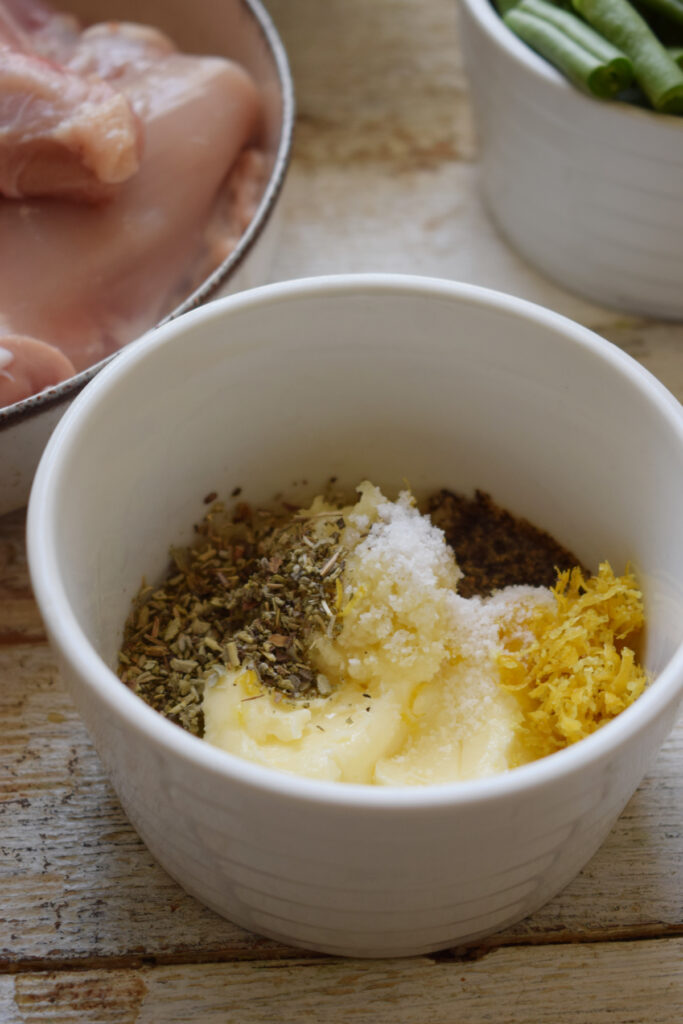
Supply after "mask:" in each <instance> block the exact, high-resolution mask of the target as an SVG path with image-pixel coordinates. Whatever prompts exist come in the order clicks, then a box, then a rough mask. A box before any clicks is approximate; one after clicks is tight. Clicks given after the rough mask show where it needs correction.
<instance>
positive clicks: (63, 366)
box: [0, 335, 75, 406]
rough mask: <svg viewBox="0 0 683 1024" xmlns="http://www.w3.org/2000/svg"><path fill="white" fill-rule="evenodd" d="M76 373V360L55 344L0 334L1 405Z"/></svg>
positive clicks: (18, 399)
mask: <svg viewBox="0 0 683 1024" xmlns="http://www.w3.org/2000/svg"><path fill="white" fill-rule="evenodd" d="M74 373H75V370H74V367H73V363H71V362H69V360H68V359H67V358H66V356H65V355H63V354H62V353H61V352H60V351H59V349H56V348H55V347H54V346H53V345H46V344H45V342H43V341H37V340H36V339H35V338H22V337H20V336H18V335H5V336H4V337H2V338H0V406H3V405H11V404H12V402H19V401H21V400H22V399H23V398H26V396H27V395H33V394H35V392H36V391H42V390H43V388H50V387H53V386H54V385H55V384H59V383H60V381H63V380H68V379H69V377H73V375H74Z"/></svg>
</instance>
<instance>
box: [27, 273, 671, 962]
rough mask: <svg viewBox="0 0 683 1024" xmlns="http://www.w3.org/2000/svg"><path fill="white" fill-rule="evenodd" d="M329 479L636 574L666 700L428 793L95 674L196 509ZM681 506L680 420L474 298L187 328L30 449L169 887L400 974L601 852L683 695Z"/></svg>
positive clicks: (47, 571)
mask: <svg viewBox="0 0 683 1024" xmlns="http://www.w3.org/2000/svg"><path fill="white" fill-rule="evenodd" d="M330 474H336V475H337V476H338V477H339V478H340V482H341V483H348V484H351V485H353V484H355V483H357V482H358V481H359V480H361V479H363V478H364V477H369V478H370V479H372V480H373V481H375V482H377V483H378V484H381V485H384V486H386V487H388V488H391V489H393V490H394V491H395V490H396V489H397V488H398V487H400V486H402V484H403V481H404V479H405V478H408V479H409V480H410V482H411V484H412V486H413V488H414V489H415V490H416V491H418V492H419V491H423V490H425V489H431V488H435V487H440V486H449V487H452V488H458V489H462V490H465V491H468V490H470V489H472V488H474V487H481V488H483V489H485V490H487V491H489V492H490V493H491V494H492V495H493V496H494V498H495V499H496V500H498V501H499V502H501V503H502V504H503V505H505V506H507V507H509V508H510V509H511V510H513V511H514V512H516V513H518V514H521V515H525V516H527V517H530V518H531V519H532V520H533V521H535V522H537V523H538V524H540V525H542V526H544V527H546V528H547V529H549V530H550V531H552V533H553V534H555V536H556V537H557V538H558V539H560V540H561V541H563V542H564V543H565V544H567V545H570V546H571V547H572V548H573V549H574V550H575V551H576V552H577V554H578V555H579V557H580V558H582V559H583V560H584V561H585V562H586V563H587V564H588V565H590V566H593V567H594V568H595V567H596V566H597V562H598V560H599V559H601V558H609V559H610V560H611V561H612V563H613V565H614V566H615V567H623V566H624V563H625V561H626V560H627V559H630V560H631V561H632V562H633V563H634V565H635V567H636V569H637V571H638V573H639V576H640V579H641V581H642V584H643V587H644V593H645V602H646V610H647V617H648V622H649V625H648V630H647V638H646V643H645V648H644V659H645V663H646V665H647V666H648V668H649V669H650V670H651V671H652V672H654V673H655V674H656V676H657V679H656V682H654V683H653V685H652V686H651V687H650V688H649V689H648V690H647V692H646V693H645V694H644V695H643V696H642V697H641V698H640V699H639V700H638V701H637V702H636V703H635V705H634V706H633V707H631V708H629V709H628V710H627V711H626V712H625V713H623V714H622V715H621V716H620V717H619V718H618V719H617V720H615V721H614V722H612V723H610V724H608V725H607V726H606V727H605V728H603V729H602V730H601V731H600V732H599V733H598V734H596V735H594V736H592V737H590V738H589V739H587V740H585V741H584V742H582V743H580V744H578V745H576V746H575V747H573V748H572V749H569V750H566V751H563V752H561V753H558V754H556V755H554V756H553V757H550V758H547V759H546V760H544V761H539V762H536V763H534V764H531V765H528V766H525V767H523V768H519V769H517V770H516V771H514V772H511V773H508V774H506V775H501V776H499V777H496V778H491V779H487V780H481V781H475V782H468V783H453V784H449V785H444V786H434V787H427V788H405V789H402V788H391V789H389V788H375V787H363V786H358V785H349V784H341V783H324V782H317V781H310V780H306V779H303V778H296V777H290V776H288V775H285V774H280V773H278V772H276V771H274V770H269V769H266V768H262V767H260V766H257V765H254V764H251V763H248V762H246V761H241V760H240V759H238V758H236V757H234V756H232V755H229V754H227V753H223V752H222V751H220V750H217V749H214V748H212V747H211V746H209V745H208V744H206V743H204V742H203V741H202V740H200V739H197V738H195V737H193V736H191V735H189V734H187V733H185V732H183V731H182V730H181V729H180V728H178V727H176V726H175V725H172V724H171V723H169V722H168V721H167V720H165V719H164V718H162V717H161V716H159V715H158V714H157V713H156V712H154V711H152V710H151V709H150V708H149V707H148V706H147V705H145V704H144V703H143V702H142V701H141V700H140V699H139V698H138V697H136V696H135V695H134V694H133V693H132V692H130V691H129V690H128V689H126V688H125V687H124V686H123V684H122V683H121V682H120V681H119V680H118V679H117V677H116V676H115V674H114V672H113V671H112V669H111V666H113V665H114V664H115V661H116V652H117V647H118V645H119V642H120V639H121V633H122V625H123V622H124V619H125V617H126V614H127V611H128V608H129V604H130V600H131V598H132V596H133V595H134V593H135V592H136V590H137V588H138V586H139V583H140V578H141V576H142V574H143V573H144V574H145V575H146V576H147V578H148V579H155V578H158V577H159V576H160V574H161V572H162V570H163V567H164V566H165V564H166V561H167V551H168V546H169V544H171V543H178V542H183V540H188V539H189V537H191V525H192V524H193V523H194V522H195V521H197V520H198V519H199V518H200V517H201V516H202V514H203V512H204V511H205V505H204V504H203V501H202V499H203V497H204V496H205V495H206V494H207V493H209V492H211V491H213V490H218V491H219V492H222V493H224V494H229V493H230V491H231V490H232V489H233V487H235V486H241V487H242V488H243V494H244V496H245V497H246V498H247V499H248V500H249V499H253V500H260V501H263V500H267V499H268V498H271V497H272V496H273V495H274V494H275V492H277V491H286V492H289V493H290V494H292V495H293V496H295V498H299V499H300V500H302V501H304V500H306V499H307V498H308V497H309V496H310V495H311V494H312V493H314V492H315V491H316V490H317V489H318V488H319V486H320V485H321V484H322V483H323V482H324V481H325V480H326V479H327V478H328V477H329V476H330ZM302 480H306V481H308V484H302V483H301V481H302ZM294 481H298V482H299V483H298V484H297V485H294V483H293V482H294ZM682 508H683V413H682V411H681V408H680V406H679V405H678V403H677V402H676V401H675V400H674V399H673V398H672V396H671V395H670V394H669V393H668V392H667V391H666V390H665V389H664V388H663V387H662V386H661V385H660V384H659V383H658V382H657V381H656V380H655V379H654V378H653V377H652V376H650V375H649V374H648V373H647V372H646V371H645V370H643V369H642V368H641V367H640V366H639V365H638V364H637V363H635V362H634V361H633V360H632V359H630V358H629V357H627V356H625V355H624V354H623V353H622V352H621V351H619V350H618V349H617V348H615V347H613V346H611V345H610V344H609V343H607V342H605V341H604V340H602V339H601V338H598V337H596V336H595V335H594V334H592V333H591V332H589V331H587V330H585V329H584V328H582V327H579V326H577V325H576V324H573V323H571V322H570V321H568V320H565V319H564V318H563V317H560V316H558V315H556V314H554V313H551V312H548V311H547V310H544V309H541V308H539V307H536V306H533V305H530V304H529V303H526V302H522V301H520V300H517V299H514V298H511V297H509V296H504V295H499V294H497V293H495V292H490V291H485V290H482V289H478V288H475V287H472V286H469V285H460V284H453V283H449V282H445V281H435V280H429V279H426V278H411V277H391V276H388V277H385V276H367V277H339V278H317V279H313V280H304V281H295V282H289V283H284V284H278V285H273V286H269V287H265V288H259V289H256V290H254V291H251V292H246V293H242V294H240V295H237V296H233V297H231V298H228V299H225V300H221V301H219V302H216V303H211V304H209V305H208V306H205V307H203V308H201V309H198V310H196V311H194V312H192V313H188V314H187V315H186V316H184V317H182V318H181V319H179V320H176V321H174V322H172V323H169V324H166V325H165V326H164V327H161V328H159V329H158V330H156V331H155V332H154V333H152V334H150V335H148V336H147V337H146V338H145V339H144V340H142V341H141V342H139V343H138V344H136V345H134V346H132V347H131V348H129V349H128V350H126V351H125V352H124V353H123V354H122V355H121V356H120V357H119V358H117V359H116V360H115V361H114V362H113V363H112V364H111V365H110V366H108V367H107V368H106V369H105V370H104V371H103V372H102V373H100V374H98V375H97V377H96V378H95V380H94V381H93V382H92V383H91V384H90V385H89V386H88V388H87V389H86V390H85V391H84V392H83V394H82V395H80V396H79V398H78V399H77V400H76V401H75V402H74V404H73V405H72V407H71V408H70V409H69V410H68V412H67V413H66V415H65V416H64V418H63V419H62V421H61V423H60V424H59V426H58V427H57V429H56V431H55V433H54V435H53V437H52V439H51V441H50V443H49V445H48V447H47V450H46V452H45V455H44V457H43V460H42V462H41V465H40V468H39V470H38V473H37V476H36V480H35V484H34V488H33V492H32V495H31V502H30V506H29V517H28V545H29V559H30V568H31V575H32V579H33V583H34V587H35V593H36V597H37V600H38V603H39V605H40V608H41V611H42V613H43V616H44V619H45V624H46V626H47V630H48V633H49V635H50V637H51V640H52V643H53V645H54V649H55V651H56V654H57V656H58V659H59V661H60V664H61V666H62V669H63V672H64V675H65V677H66V678H67V680H68V681H69V683H70V686H71V690H72V693H73V696H74V699H75V701H76V703H77V705H78V707H79V709H80V711H81V713H82V715H83V717H84V719H85V721H86V724H87V726H88V728H89V730H90V732H91V734H92V737H93V741H94V743H95V745H96V747H97V749H98V751H99V753H100V755H101V757H102V760H103V761H104V763H105V765H106V767H107V769H108V771H109V772H110V774H111V778H112V781H113V784H114V786H115V788H116V790H117V792H118V794H119V796H120V799H121V802H122V804H123V806H124V808H125V810H126V812H127V814H128V815H129V817H130V820H131V821H132V822H133V824H134V825H135V827H136V828H137V829H138V831H139V832H140V835H141V836H142V837H143V839H144V840H145V842H146V843H147V845H148V846H149V848H150V850H151V851H152V853H153V854H154V856H155V857H156V858H157V859H158V861H159V862H160V863H161V864H162V865H163V866H164V867H165V868H166V869H167V871H169V872H170V874H171V875H173V877H174V878H176V879H177V880H178V881H179V882H180V883H181V884H182V885H183V886H184V887H185V888H186V889H187V890H188V891H189V892H190V893H192V894H194V895H195V896H196V897H197V898H198V899H200V900H202V901H204V902H205V903H207V904H208V905H209V906H211V907H213V908H214V909H215V910H217V911H219V913H221V914H224V915H226V916H227V917H229V918H231V919H232V920H234V921H236V922H238V923H239V924H241V925H244V926H245V927H246V928H250V929H252V930H254V931H256V932H261V933H263V934H266V935H270V936H273V937H275V938H277V939H280V940H282V941H285V942H292V943H297V944H301V945H303V946H307V947H311V948H314V949H319V950H323V951H326V952H329V953H339V954H357V955H361V956H384V955H404V954H412V953H421V952H426V951H428V950H434V949H437V948H439V947H446V946H450V945H452V944H453V943H459V942H463V941H465V940H469V939H472V938H474V937H476V936H480V935H482V934H485V933H487V932H490V931H493V930H495V929H499V928H501V927H503V926H504V925H506V924H508V923H510V922H512V921H515V920H517V919H519V918H521V917H524V916H525V915H526V914H529V913H531V912H532V911H533V910H535V909H536V908H537V907H539V906H540V905H541V904H542V903H544V902H545V901H546V900H548V899H549V898H550V897H551V896H552V895H553V894H554V893H555V892H557V891H558V890H559V889H560V888H562V886H564V885H566V883H567V882H568V881H569V880H570V879H571V878H572V876H573V875H575V874H576V872H577V871H578V870H579V869H580V868H581V866H582V865H583V864H584V863H585V862H586V861H587V860H588V858H589V857H590V856H591V855H592V854H593V853H594V852H595V850H596V849H597V848H598V846H599V845H600V843H601V842H602V841H603V839H604V838H605V836H606V835H607V833H608V831H609V829H610V828H611V826H612V824H613V822H614V821H615V819H616V817H617V815H618V814H619V812H620V811H621V809H622V808H623V806H624V804H625V803H626V801H627V800H628V798H629V796H630V795H631V794H632V793H633V791H634V789H635V788H636V786H637V785H638V782H639V781H640V779H641V777H642V775H643V773H644V771H645V768H646V766H647V763H648V761H649V759H650V758H651V757H652V755H653V754H654V752H655V751H656V750H657V748H658V747H659V745H660V743H661V742H662V740H663V739H664V737H665V736H666V734H667V733H668V731H669V730H670V728H671V726H672V724H673V721H674V716H675V713H676V709H677V707H678V705H679V703H680V701H681V696H682V694H683V650H682V649H681V640H682V638H683V531H681V528H680V518H681V509H682Z"/></svg>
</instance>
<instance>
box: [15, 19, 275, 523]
mask: <svg viewBox="0 0 683 1024" xmlns="http://www.w3.org/2000/svg"><path fill="white" fill-rule="evenodd" d="M59 7H60V9H62V10H66V11H69V12H72V13H74V14H75V15H77V16H78V17H79V18H82V20H83V21H84V22H86V23H89V22H95V21H108V20H112V19H116V20H122V21H125V20H128V21H137V22H140V23H146V24H150V25H155V26H156V27H158V28H160V29H162V30H163V31H165V32H167V33H168V34H169V36H170V37H171V38H172V39H173V40H174V41H175V42H176V43H177V44H178V46H179V47H180V49H182V50H185V51H187V52H190V53H192V52H194V53H205V54H214V55H217V56H224V57H228V58H230V59H232V60H235V61H237V62H239V63H240V64H242V65H243V66H244V67H245V68H246V69H247V70H248V71H249V72H250V73H251V75H252V77H253V78H254V80H255V82H256V83H257V85H258V86H259V88H260V90H261V93H262V96H263V99H264V108H265V132H264V141H263V144H264V148H265V151H266V154H267V157H268V159H269V166H270V174H269V177H268V180H267V183H266V185H265V188H264V190H263V195H262V197H261V201H260V203H259V206H258V209H257V211H256V214H255V216H254V218H253V220H252V221H251V223H250V225H249V227H248V228H247V230H246V231H245V233H244V234H243V236H242V238H241V239H240V242H239V244H238V245H237V247H236V248H235V250H234V251H233V252H232V253H231V254H230V256H229V257H228V258H227V259H226V260H224V261H223V263H221V264H220V266H219V267H217V269H216V270H214V271H213V273H211V274H210V275H209V276H208V277H207V278H206V279H205V280H204V281H203V282H202V283H201V284H200V286H199V287H198V288H196V289H195V290H194V291H193V292H192V293H191V294H190V295H188V296H187V297H186V298H185V299H184V300H183V302H181V303H180V304H179V305H178V306H176V307H175V308H174V309H173V310H172V311H171V312H170V313H169V314H168V315H167V316H166V317H164V319H163V320H162V321H161V323H166V322H167V321H168V320H173V319H175V317H177V316H179V315H180V314H181V313H185V312H186V311H187V310H190V309H194V308H195V307H196V306H199V305H201V304H202V303H204V302H206V301H207V300H209V299H214V298H217V297H218V296H220V295H227V294H231V293H233V292H236V291H241V290H242V289H244V288H249V287H253V286H254V285H257V284H262V283H264V281H265V280H266V277H267V273H268V270H269V265H270V258H271V256H272V252H273V247H274V243H275V236H276V233H277V216H276V214H277V207H278V197H279V195H280V192H281V189H282V184H283V182H284V178H285V174H286V171H287V166H288V163H289V156H290V151H291V145H292V130H293V124H294V91H293V85H292V78H291V74H290V71H289V65H288V61H287V55H286V53H285V50H284V47H283V45H282V42H281V40H280V38H279V36H278V34H277V31H276V29H275V27H274V25H273V23H272V21H271V19H270V17H269V16H268V14H267V12H266V11H265V9H264V7H263V6H262V4H261V3H260V0H222V2H221V3H220V4H216V3H213V2H212V0H195V2H194V3H193V4H192V7H191V12H192V13H191V16H189V15H188V7H187V4H186V3H184V0H164V2H163V3H161V2H159V0H63V2H60V4H59ZM156 326H158V325H156ZM133 344H134V342H133ZM116 355H117V353H114V354H113V355H110V356H108V357H107V358H106V359H103V360H101V361H100V362H98V363H95V364H94V365H93V366H90V367H89V368H88V369H87V370H83V371H82V372H80V373H78V374H76V375H75V376H73V377H70V378H69V379H68V380H66V381H63V382H62V383H60V384H58V385H56V386H55V387H52V388H48V389H46V390H45V391H42V392H40V393H39V394H37V395H33V396H31V397H30V398H27V399H24V400H23V401H21V402H16V403H14V404H13V405H9V406H6V407H5V408H1V409H0V515H1V514H3V513H5V512H9V511H11V510H12V509H15V508H20V507H21V506H22V505H24V504H25V503H26V501H27V499H28V494H29V489H30V486H31V481H32V479H33V474H34V472H35V469H36V466H37V465H38V461H39V459H40V456H41V454H42V451H43V448H44V447H45V443H46V441H47V439H48V437H49V436H50V434H51V432H52V430H53V428H54V426H55V424H56V423H57V421H58V420H59V419H60V417H61V416H62V414H63V413H64V411H65V409H66V408H67V406H68V405H69V403H70V402H71V401H72V400H73V398H74V397H75V395H77V394H78V392H79V391H81V390H82V388H83V387H84V386H85V385H86V384H87V383H88V382H89V381H90V380H92V378H93V377H94V376H95V375H96V374H97V373H98V372H99V371H100V370H101V369H102V367H103V366H105V365H106V364H107V363H108V362H110V360H112V359H114V358H116Z"/></svg>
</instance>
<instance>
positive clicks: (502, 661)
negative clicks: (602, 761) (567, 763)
mask: <svg viewBox="0 0 683 1024" xmlns="http://www.w3.org/2000/svg"><path fill="white" fill-rule="evenodd" d="M553 595H554V597H555V606H554V607H548V608H539V609H537V610H536V611H535V612H534V613H533V614H532V615H531V616H530V618H529V622H528V628H529V629H530V631H531V633H532V634H533V637H534V639H533V640H532V641H531V642H530V643H529V644H527V645H526V646H523V647H522V649H521V650H519V651H510V650H509V649H507V650H506V649H504V650H503V652H502V653H501V654H500V655H499V657H498V667H499V669H500V673H501V681H502V683H503V685H504V686H505V687H506V689H508V690H510V691H511V692H512V693H514V694H515V696H516V697H517V699H518V700H519V702H520V706H521V708H522V711H523V714H524V727H523V729H524V733H525V737H524V738H525V741H526V742H528V743H529V744H530V745H532V746H533V747H534V748H535V756H537V757H543V756H545V755H546V754H550V753H553V751H556V750H560V749H562V748H563V747H566V746H568V745H569V744H571V743H577V742H578V741H579V740H581V739H584V738H585V737H586V736H589V735H590V734H591V733H593V732H595V731H596V730H597V729H599V728H600V726H602V725H604V724H605V722H607V721H609V720H610V719H612V718H614V717H615V716H616V715H618V714H619V713H620V712H621V711H623V710H624V708H626V707H628V706H629V704H631V703H633V701H634V700H635V699H636V698H637V697H639V696H640V694H641V693H642V692H643V689H644V688H645V684H646V682H647V679H646V675H645V672H644V671H643V669H642V668H641V667H640V666H639V665H638V664H637V663H636V660H635V655H634V652H633V650H632V649H631V648H630V647H627V646H625V641H626V640H630V639H631V638H632V637H633V636H634V635H635V634H637V632H638V631H639V630H640V629H641V627H642V625H643V601H642V594H641V592H640V590H639V588H638V584H637V582H636V579H635V576H634V575H633V573H632V572H631V571H630V570H629V569H628V568H627V570H626V572H625V573H624V575H623V576H619V577H617V576H615V575H614V572H613V571H612V569H611V567H610V565H609V563H608V562H602V563H601V565H600V568H599V571H598V573H597V575H596V576H591V577H589V578H588V579H586V578H585V577H584V575H583V573H582V572H581V570H580V569H578V568H576V569H571V570H567V571H566V572H562V573H559V574H558V578H557V583H556V584H555V586H554V587H553ZM503 642H504V641H503Z"/></svg>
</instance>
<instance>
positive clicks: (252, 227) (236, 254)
mask: <svg viewBox="0 0 683 1024" xmlns="http://www.w3.org/2000/svg"><path fill="white" fill-rule="evenodd" d="M237 2H238V3H240V4H242V6H243V7H245V8H246V9H247V11H248V12H249V14H250V16H251V17H252V18H253V19H254V21H255V23H256V26H257V28H258V30H259V31H260V33H261V35H262V36H263V38H264V40H265V42H266V45H267V47H268V49H269V50H270V54H271V56H272V58H273V63H274V66H275V70H276V72H277V79H278V84H279V89H280V97H281V100H282V124H281V126H280V139H279V142H278V146H277V150H276V152H275V159H274V161H273V169H272V171H271V174H270V177H269V179H268V184H267V185H266V188H265V191H264V193H263V195H262V197H261V200H260V202H259V204H258V207H257V209H256V213H255V214H254V216H253V217H252V219H251V221H250V223H249V225H248V226H247V229H246V231H245V232H244V233H243V234H242V236H241V238H240V240H239V242H238V243H237V245H236V246H235V248H234V249H233V251H232V252H231V253H230V255H229V256H228V257H227V258H226V259H225V260H223V262H222V263H221V264H219V266H218V267H216V269H215V270H213V271H212V273H211V274H210V275H209V276H208V277H207V278H205V279H204V280H203V281H202V282H201V284H200V285H198V287H197V288H195V289H194V291H193V292H192V293H191V294H190V295H188V296H187V297H186V298H185V299H184V300H183V301H182V302H181V303H179V304H178V305H177V306H175V307H174V308H173V309H172V310H171V312H170V313H168V314H167V315H166V316H165V317H163V318H162V319H161V320H160V321H159V322H158V323H157V324H154V325H153V326H152V327H151V328H150V329H149V330H156V328H157V327H161V326H162V325H163V324H166V323H169V322H170V321H171V320H175V319H176V318H177V317H179V316H181V315H182V314H184V313H186V312H188V311H189V310H191V309H195V308H197V307H198V306H200V305H201V304H202V303H204V302H206V301H207V299H209V298H210V297H211V296H212V295H213V294H214V292H216V291H217V290H218V288H220V287H222V286H223V285H224V284H225V283H226V282H227V281H229V279H230V278H231V277H232V275H233V274H234V273H235V271H236V270H237V269H238V267H239V266H240V265H241V264H242V263H243V262H244V260H245V259H246V257H247V256H248V254H249V253H250V252H251V250H252V248H253V247H254V245H255V243H256V242H257V240H258V239H259V238H260V236H261V235H262V233H263V231H264V230H265V227H266V225H267V223H268V221H269V220H270V218H271V215H272V213H273V210H274V208H275V205H276V202H277V199H278V196H279V195H280V192H281V191H282V187H283V185H284V180H285V177H286V174H287V169H288V167H289V163H290V159H291V152H292V140H293V136H294V121H295V116H296V105H295V98H294V81H293V78H292V73H291V69H290V67H289V60H288V57H287V51H286V50H285V47H284V44H283V42H282V40H281V38H280V36H279V34H278V31H277V29H276V27H275V24H274V22H273V20H272V18H271V17H270V15H269V14H268V12H267V11H266V9H265V7H264V6H263V4H262V2H261V0H237ZM145 333H148V332H145ZM138 340H139V338H134V339H133V340H132V341H130V342H128V345H134V344H135V343H136V342H137V341H138ZM128 345H125V346H124V348H127V347H128ZM121 351H123V349H119V350H118V351H117V352H112V353H111V354H110V355H108V356H106V357H105V358H104V359H100V360H99V362H97V363H93V364H92V366H89V367H87V369H85V370H81V372H80V373H77V374H74V376H73V377H68V378H67V379H66V380H64V381H61V382H60V383H59V384H55V385H54V386H53V387H50V388H45V390H43V391H39V392H37V394H35V395H29V397H28V398H24V399H22V401H20V402H13V403H12V404H11V405H7V406H3V407H1V408H0V433H2V431H3V430H6V429H9V428H10V427H14V426H15V425H16V424H17V423H20V422H22V421H23V420H28V419H32V418H33V417H35V416H37V415H38V414H39V413H41V412H43V411H44V410H46V409H52V408H54V407H55V406H59V405H62V404H65V403H67V402H69V401H71V400H72V399H73V398H74V397H75V396H76V395H77V394H78V393H79V392H80V391H82V390H83V388H84V387H85V386H86V384H88V383H89V382H90V381H91V380H92V379H93V378H94V377H95V375H96V374H97V373H99V372H100V370H102V369H103V368H104V367H105V366H107V365H108V364H109V363H110V362H111V361H112V360H113V359H116V358H117V357H118V356H119V355H120V353H121Z"/></svg>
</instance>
